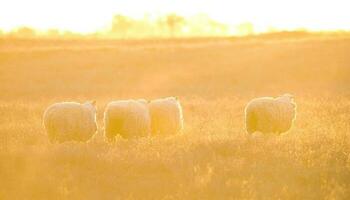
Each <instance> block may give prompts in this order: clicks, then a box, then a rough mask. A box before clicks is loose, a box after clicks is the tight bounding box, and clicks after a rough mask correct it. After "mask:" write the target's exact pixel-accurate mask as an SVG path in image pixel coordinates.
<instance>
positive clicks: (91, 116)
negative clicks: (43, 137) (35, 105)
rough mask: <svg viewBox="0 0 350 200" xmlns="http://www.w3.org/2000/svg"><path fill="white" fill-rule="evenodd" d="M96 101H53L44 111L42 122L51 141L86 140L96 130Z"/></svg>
mask: <svg viewBox="0 0 350 200" xmlns="http://www.w3.org/2000/svg"><path fill="white" fill-rule="evenodd" d="M95 106H96V102H95V101H89V102H86V103H83V104H80V103H76V102H62V103H55V104H53V105H51V106H49V107H48V108H47V109H46V111H45V112H44V116H43V124H44V126H45V129H46V132H47V134H48V137H49V140H50V142H51V143H63V142H66V141H80V142H86V141H88V140H89V139H90V138H91V137H92V136H93V135H94V134H95V133H96V131H97V123H96V107H95Z"/></svg>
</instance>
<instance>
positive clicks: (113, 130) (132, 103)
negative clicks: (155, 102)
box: [104, 99, 151, 141]
mask: <svg viewBox="0 0 350 200" xmlns="http://www.w3.org/2000/svg"><path fill="white" fill-rule="evenodd" d="M104 124H105V136H106V137H107V139H108V140H109V141H113V140H114V138H115V136H116V135H120V136H122V137H123V138H135V137H145V136H149V134H150V129H151V120H150V115H149V111H148V107H147V101H146V100H144V99H139V100H119V101H112V102H110V103H109V104H108V105H107V107H106V109H105V112H104Z"/></svg>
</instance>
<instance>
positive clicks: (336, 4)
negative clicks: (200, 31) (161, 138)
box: [0, 0, 350, 32]
mask: <svg viewBox="0 0 350 200" xmlns="http://www.w3.org/2000/svg"><path fill="white" fill-rule="evenodd" d="M348 2H350V1H347V0H318V1H316V0H290V1H286V0H241V1H224V0H172V1H170V0H147V1H140V0H138V1H136V0H2V1H0V28H1V29H4V30H9V29H11V28H13V27H18V26H23V25H28V26H32V27H35V28H39V29H47V28H59V29H69V30H72V31H77V32H89V31H95V30H96V29H100V28H103V27H106V26H107V25H108V24H109V23H110V21H111V18H112V16H113V15H114V14H116V13H121V14H125V15H128V16H132V17H142V16H143V15H144V14H145V13H149V14H151V15H159V14H164V13H169V12H176V13H178V14H180V15H184V16H192V15H195V14H198V13H205V14H207V15H209V16H210V17H211V18H213V19H215V20H218V21H221V22H224V23H228V24H233V25H234V24H239V23H242V22H247V21H249V22H252V23H253V24H254V25H255V26H256V27H258V28H261V29H264V28H267V27H269V26H273V27H276V28H281V29H294V28H301V27H304V28H308V29H312V30H319V29H350V10H349V8H350V3H348Z"/></svg>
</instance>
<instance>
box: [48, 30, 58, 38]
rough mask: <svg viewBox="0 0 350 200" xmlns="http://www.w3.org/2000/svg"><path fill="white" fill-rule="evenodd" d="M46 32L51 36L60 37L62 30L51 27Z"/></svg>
mask: <svg viewBox="0 0 350 200" xmlns="http://www.w3.org/2000/svg"><path fill="white" fill-rule="evenodd" d="M46 34H47V36H48V37H49V38H58V37H60V31H59V30H57V29H49V30H47V32H46Z"/></svg>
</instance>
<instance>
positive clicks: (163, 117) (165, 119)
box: [44, 94, 296, 143]
mask: <svg viewBox="0 0 350 200" xmlns="http://www.w3.org/2000/svg"><path fill="white" fill-rule="evenodd" d="M95 104H96V102H94V101H92V102H86V103H83V104H80V103H76V102H62V103H55V104H53V105H51V106H49V107H48V108H47V109H46V111H45V113H44V126H45V129H46V131H47V134H48V137H49V140H50V142H51V143H62V142H66V141H81V142H86V141H88V140H89V139H90V138H92V136H93V135H94V134H95V133H96V131H97V122H96V106H95ZM295 116H296V104H295V103H294V100H293V96H292V95H289V94H285V95H282V96H279V97H276V98H272V97H261V98H256V99H253V100H252V101H250V102H249V103H248V104H247V106H246V108H245V119H246V130H247V132H248V133H255V132H261V133H276V134H280V133H283V132H286V131H288V130H289V129H290V127H291V126H292V124H293V121H294V119H295ZM183 123H184V122H183V114H182V107H181V104H180V102H179V100H178V99H177V98H176V97H167V98H163V99H156V100H152V101H147V100H144V99H138V100H119V101H112V102H110V103H108V105H107V106H106V109H105V111H104V131H105V137H106V138H107V140H108V141H113V140H114V139H115V138H116V136H117V135H120V136H121V137H123V138H126V139H128V138H137V137H146V136H150V135H152V136H156V135H163V136H164V135H174V134H176V133H178V132H180V131H181V130H182V129H183Z"/></svg>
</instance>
